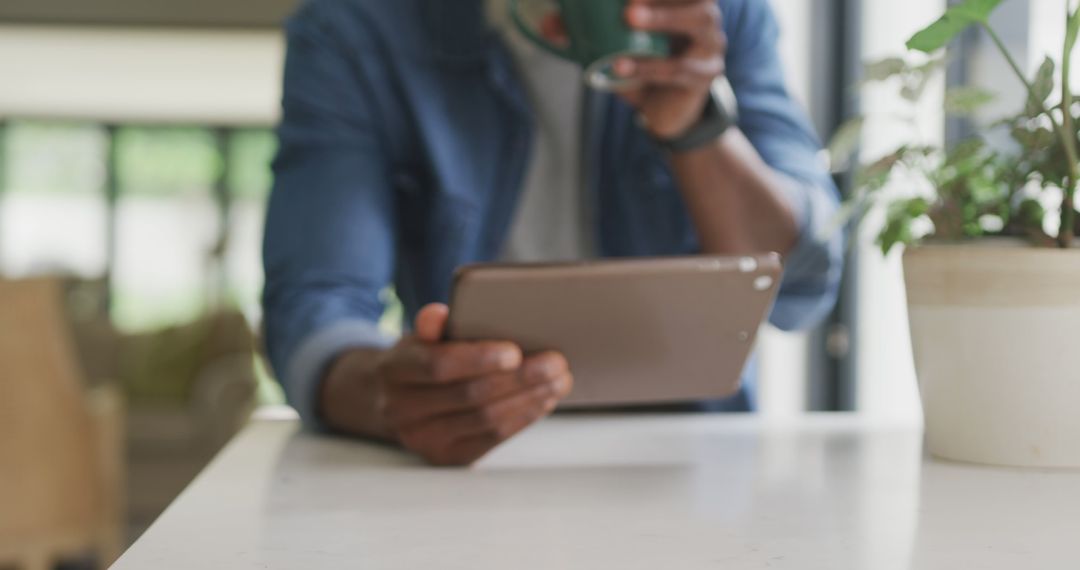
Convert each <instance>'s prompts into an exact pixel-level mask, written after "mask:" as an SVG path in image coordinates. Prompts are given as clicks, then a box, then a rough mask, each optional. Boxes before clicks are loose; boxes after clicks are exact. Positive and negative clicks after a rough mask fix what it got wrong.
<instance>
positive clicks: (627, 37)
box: [510, 0, 671, 90]
mask: <svg viewBox="0 0 1080 570" xmlns="http://www.w3.org/2000/svg"><path fill="white" fill-rule="evenodd" d="M542 1H543V2H545V3H547V4H548V5H552V3H554V2H557V4H558V9H559V14H560V15H561V16H562V20H563V23H564V24H565V26H566V32H567V35H568V36H569V38H570V42H569V45H566V46H559V45H555V44H554V43H552V42H550V41H548V40H547V39H545V38H544V37H543V36H541V35H540V32H539V31H537V30H536V29H535V28H533V27H531V26H530V25H529V23H528V22H527V21H526V17H525V14H524V12H523V9H522V5H523V4H530V5H532V6H533V7H535V6H536V2H531V1H530V0H510V14H511V15H512V17H513V19H514V23H515V24H516V25H517V27H518V29H520V30H521V33H522V34H524V35H525V36H526V37H527V38H529V39H530V40H532V42H533V43H535V44H536V45H538V46H540V47H541V48H543V49H545V50H547V51H549V52H551V53H553V54H555V55H556V56H559V57H561V58H564V59H568V60H570V61H573V62H576V63H578V64H579V65H581V66H582V67H583V68H584V69H585V81H586V83H588V84H589V86H591V87H592V88H594V89H600V90H613V89H621V88H626V87H631V86H632V85H633V81H632V80H627V79H625V78H621V77H618V76H617V75H615V71H614V68H613V64H614V63H615V60H616V59H618V58H620V57H627V56H629V57H638V58H649V57H653V58H667V57H670V55H671V44H670V41H669V39H668V37H667V35H665V34H660V33H654V32H644V31H641V30H633V29H631V28H630V27H629V26H628V25H627V24H626V18H625V17H624V14H625V11H626V0H542ZM534 14H535V11H534Z"/></svg>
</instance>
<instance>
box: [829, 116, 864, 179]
mask: <svg viewBox="0 0 1080 570" xmlns="http://www.w3.org/2000/svg"><path fill="white" fill-rule="evenodd" d="M864 122H865V120H864V119H863V117H855V118H853V119H849V120H848V121H846V122H845V123H844V124H842V125H840V128H838V129H836V134H834V135H833V137H832V140H830V141H829V158H830V159H831V161H832V167H833V171H838V170H843V169H845V168H847V166H848V163H849V162H850V161H851V155H852V154H854V153H855V149H856V148H858V146H859V142H860V141H861V140H862V130H863V124H864Z"/></svg>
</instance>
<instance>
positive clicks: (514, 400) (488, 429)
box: [399, 385, 559, 465]
mask: <svg viewBox="0 0 1080 570" xmlns="http://www.w3.org/2000/svg"><path fill="white" fill-rule="evenodd" d="M558 402H559V398H558V396H557V394H556V392H555V390H554V389H553V388H552V386H550V385H541V386H534V387H532V388H529V389H527V390H525V391H522V392H518V393H515V394H513V395H511V396H509V397H506V398H504V399H502V400H499V401H497V402H494V403H492V404H490V405H488V406H484V407H483V408H480V409H477V410H472V411H469V412H463V413H458V414H450V415H444V416H438V417H435V418H433V419H431V420H429V421H426V422H422V423H417V424H414V425H412V426H408V427H406V428H404V429H403V430H401V431H400V432H399V438H400V439H401V441H402V442H403V443H404V444H405V446H406V447H408V448H410V449H413V450H414V451H416V452H417V453H419V454H420V455H421V456H423V457H424V458H425V459H427V460H428V461H430V462H432V463H434V464H436V465H466V464H469V463H472V462H473V461H476V460H477V459H479V458H480V457H481V456H483V455H484V454H485V453H487V452H488V451H490V450H491V449H493V448H494V447H496V446H497V445H499V444H500V443H502V442H504V441H506V440H507V439H509V438H511V437H513V436H514V435H516V434H517V433H519V432H520V431H521V430H523V429H525V428H526V427H528V426H529V425H532V424H533V423H534V422H536V421H537V420H539V419H540V418H542V417H544V416H545V415H547V414H549V413H551V412H552V411H553V410H554V409H555V407H556V405H558Z"/></svg>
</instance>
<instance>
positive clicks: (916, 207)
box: [878, 198, 930, 255]
mask: <svg viewBox="0 0 1080 570" xmlns="http://www.w3.org/2000/svg"><path fill="white" fill-rule="evenodd" d="M929 211H930V203H929V202H928V201H927V200H926V198H911V199H908V200H897V201H895V202H893V203H891V204H889V207H888V209H887V210H886V212H885V227H883V228H882V229H881V233H880V234H878V245H879V246H881V252H882V253H883V254H885V255H888V254H889V252H890V251H892V249H893V248H894V247H896V246H897V245H900V244H911V243H914V242H915V240H916V237H915V234H914V233H913V232H912V224H913V222H914V221H915V220H917V219H919V218H921V217H923V216H925V215H926V214H927V213H928V212H929Z"/></svg>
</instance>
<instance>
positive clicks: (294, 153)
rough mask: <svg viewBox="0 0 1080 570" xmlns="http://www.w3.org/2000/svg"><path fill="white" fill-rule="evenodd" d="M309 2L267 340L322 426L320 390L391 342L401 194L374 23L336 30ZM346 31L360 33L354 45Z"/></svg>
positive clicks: (291, 28)
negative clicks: (350, 355) (345, 367)
mask: <svg viewBox="0 0 1080 570" xmlns="http://www.w3.org/2000/svg"><path fill="white" fill-rule="evenodd" d="M328 4H329V3H309V4H308V5H307V6H306V7H305V8H304V9H302V10H301V11H300V12H299V13H298V14H297V15H296V16H295V17H294V18H293V19H292V20H290V21H289V23H288V25H287V27H286V29H287V36H288V54H287V57H286V63H285V78H284V97H283V101H282V106H283V116H282V121H281V124H280V126H279V128H278V139H279V149H278V154H277V157H276V159H275V161H274V165H273V168H274V175H275V179H274V188H273V191H272V193H271V196H270V202H269V207H268V212H267V220H266V234H265V241H264V244H263V261H264V265H265V270H266V286H265V290H264V293H263V307H264V311H265V334H266V344H267V351H268V352H269V356H270V361H271V364H272V366H273V368H274V370H275V372H276V375H277V377H278V378H279V380H280V381H281V383H282V386H283V387H284V389H285V393H286V396H287V397H288V400H289V403H290V404H292V405H293V406H294V407H295V408H296V409H297V410H298V411H299V413H300V415H301V417H302V418H303V419H304V422H305V424H306V425H308V426H312V427H320V423H319V418H317V417H316V416H317V413H316V411H317V394H318V389H319V384H320V382H321V379H322V375H323V374H324V372H325V369H326V367H327V365H328V364H329V362H330V361H331V360H332V359H333V358H334V357H335V356H336V355H337V354H339V353H341V352H342V351H343V350H345V349H347V348H353V347H383V346H387V345H388V344H390V343H391V342H392V340H393V339H390V338H387V337H384V336H383V335H382V334H381V333H380V332H379V329H378V326H377V323H378V321H379V319H380V317H381V315H382V313H383V310H384V303H383V302H382V299H381V296H380V295H381V293H382V291H383V290H384V289H385V288H386V287H387V286H388V284H389V283H390V282H391V278H392V275H393V267H394V235H395V231H394V220H395V215H394V198H393V193H392V191H391V184H390V183H389V179H390V175H389V173H388V169H389V167H388V159H387V157H386V156H384V149H385V145H384V144H381V142H380V140H379V139H380V136H379V132H380V128H379V124H378V116H379V113H378V112H377V109H376V108H375V107H376V106H377V105H376V104H375V103H374V99H373V98H372V96H371V91H370V89H369V88H370V85H369V82H370V81H371V79H370V78H369V77H367V76H366V75H365V59H364V58H365V57H368V56H365V55H364V52H363V46H357V44H356V42H361V43H362V41H363V37H364V35H363V33H362V32H363V31H362V30H352V31H351V32H350V33H349V34H344V33H341V32H338V31H336V30H337V25H336V24H335V23H333V22H330V21H331V20H333V19H334V18H333V15H332V14H326V13H325V10H323V9H322V7H325V6H327V5H328ZM346 42H349V43H348V44H346Z"/></svg>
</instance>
